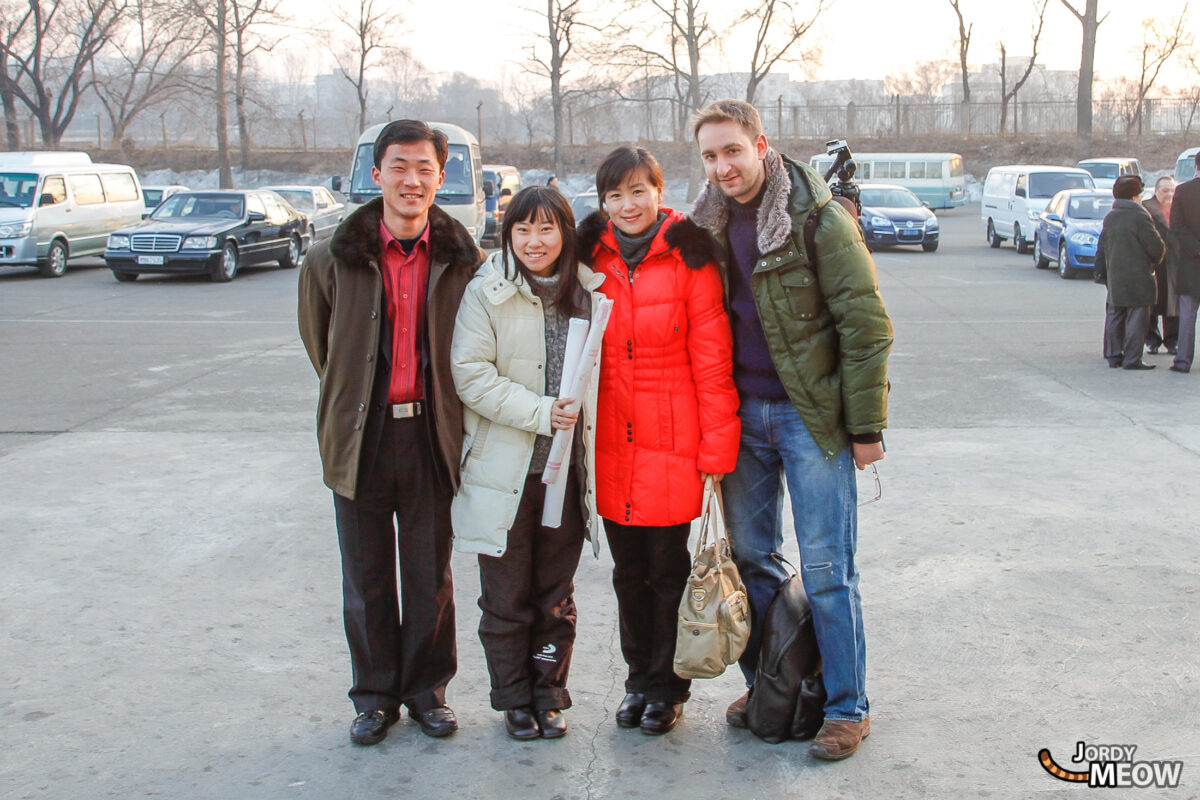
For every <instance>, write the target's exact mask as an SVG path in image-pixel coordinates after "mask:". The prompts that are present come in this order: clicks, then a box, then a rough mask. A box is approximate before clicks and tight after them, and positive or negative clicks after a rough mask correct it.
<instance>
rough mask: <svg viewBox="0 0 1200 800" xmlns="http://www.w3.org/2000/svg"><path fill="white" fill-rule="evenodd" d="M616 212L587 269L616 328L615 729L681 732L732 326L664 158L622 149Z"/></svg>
mask: <svg viewBox="0 0 1200 800" xmlns="http://www.w3.org/2000/svg"><path fill="white" fill-rule="evenodd" d="M596 192H597V194H598V196H599V198H600V203H601V207H602V208H603V209H604V211H605V212H607V215H608V216H607V217H605V216H604V215H603V214H602V213H601V212H600V211H596V212H593V213H592V214H591V215H589V216H588V218H587V219H586V220H584V222H583V224H582V225H581V226H580V252H581V254H582V258H583V260H584V261H586V262H589V263H591V264H593V265H594V266H593V269H595V270H596V272H597V273H598V274H600V275H603V276H604V284H603V285H602V286H601V290H602V291H603V292H604V294H605V295H606V296H607V297H609V298H611V299H612V301H613V309H612V316H611V317H610V318H609V321H608V327H607V328H606V329H605V333H604V345H603V358H604V361H603V365H602V366H601V369H600V396H599V405H598V420H597V425H598V427H597V429H596V484H597V486H596V488H597V500H598V503H599V508H600V516H602V517H603V518H604V529H605V532H606V533H607V534H608V544H609V548H610V549H611V551H612V556H613V564H614V566H613V588H614V589H615V590H616V595H617V613H618V617H619V620H620V629H621V653H622V654H623V655H624V656H625V663H626V664H627V665H628V668H629V669H628V674H627V677H626V680H625V691H626V695H625V699H624V700H623V701H622V702H621V705H620V707H619V708H618V709H617V715H616V717H617V724H618V725H620V726H622V727H626V728H634V727H639V726H640V727H641V730H642V732H643V733H647V734H652V735H654V734H663V733H666V732H667V731H670V730H671V729H672V728H674V727H675V724H676V723H677V722H678V721H679V719H680V717H681V716H682V714H683V704H684V702H686V701H687V699H688V697H689V696H690V693H689V689H690V687H691V681H688V680H685V679H683V678H680V677H679V676H677V675H676V674H675V664H674V661H675V635H676V629H677V626H678V619H679V601H680V600H681V599H682V597H683V590H684V587H685V586H686V585H687V579H688V574H689V573H690V571H691V563H692V560H691V555H690V553H689V552H688V545H687V542H688V533H689V530H690V527H691V522H692V520H693V519H695V518H696V517H697V516H699V515H700V501H701V496H702V493H703V483H704V479H705V477H706V476H707V475H712V476H714V477H715V478H717V479H720V477H721V476H722V475H724V474H725V473H727V472H730V471H732V470H733V468H734V465H735V463H736V461H737V443H738V431H739V423H738V417H737V392H736V391H735V390H734V387H733V375H732V369H733V367H732V362H731V348H732V342H731V338H730V331H729V318H728V317H727V316H726V314H725V304H724V294H723V292H722V290H721V277H720V275H719V274H718V273H717V268H716V264H715V263H714V250H713V243H712V240H711V239H710V237H709V236H708V235H707V234H706V233H705V232H704V231H702V230H701V229H700V228H699V227H697V226H696V225H695V224H694V223H693V222H691V221H690V220H688V219H687V218H686V217H685V216H684V215H683V214H682V213H681V212H678V211H672V210H671V209H669V208H666V207H664V206H663V205H662V199H663V176H662V168H661V167H660V166H659V163H658V160H657V159H656V158H655V157H654V156H653V155H651V154H650V153H649V151H647V150H646V149H645V148H641V147H618V148H617V149H616V150H613V151H612V152H611V153H609V154H608V156H607V157H606V158H605V159H604V162H603V163H602V164H601V165H600V167H599V169H597V170H596Z"/></svg>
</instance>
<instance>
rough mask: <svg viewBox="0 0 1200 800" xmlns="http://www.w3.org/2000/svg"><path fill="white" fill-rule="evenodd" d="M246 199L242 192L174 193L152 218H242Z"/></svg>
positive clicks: (155, 211)
mask: <svg viewBox="0 0 1200 800" xmlns="http://www.w3.org/2000/svg"><path fill="white" fill-rule="evenodd" d="M245 205H246V204H245V200H244V199H243V198H242V196H241V195H240V194H173V195H171V196H170V197H168V198H167V199H166V200H165V201H164V202H163V204H162V205H161V206H159V207H158V208H156V209H155V210H154V213H153V214H151V215H150V217H151V218H152V219H171V220H179V219H198V218H199V219H241V218H242V216H243V215H244V214H245Z"/></svg>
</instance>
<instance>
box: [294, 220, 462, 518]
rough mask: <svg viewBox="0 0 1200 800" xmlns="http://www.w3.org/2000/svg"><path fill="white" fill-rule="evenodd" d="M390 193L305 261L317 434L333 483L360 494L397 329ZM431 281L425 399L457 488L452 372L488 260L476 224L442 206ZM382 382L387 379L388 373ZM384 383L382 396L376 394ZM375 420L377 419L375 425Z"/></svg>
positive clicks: (303, 315)
mask: <svg viewBox="0 0 1200 800" xmlns="http://www.w3.org/2000/svg"><path fill="white" fill-rule="evenodd" d="M382 213H383V201H382V200H381V199H376V200H372V201H371V202H369V203H367V204H366V205H364V206H362V207H360V208H359V209H358V210H357V211H355V212H354V213H353V214H351V215H350V216H349V217H347V218H346V220H345V221H344V222H342V224H341V225H339V226H338V229H337V231H335V232H334V234H333V237H332V238H331V239H329V240H328V242H322V243H321V244H318V245H316V246H314V247H313V248H312V250H310V251H309V253H308V255H307V256H306V257H305V259H304V265H303V266H302V267H301V269H300V286H299V313H298V318H299V323H300V338H301V339H303V340H304V347H305V349H306V350H307V351H308V357H309V359H310V360H311V361H312V365H313V368H314V369H315V370H316V371H317V375H318V376H319V377H320V379H321V392H320V399H319V400H318V402H317V441H318V444H319V446H320V450H321V463H322V465H323V468H324V477H325V485H326V486H328V487H329V488H330V489H333V491H335V492H337V493H338V494H340V495H342V496H343V497H346V498H348V499H351V500H353V499H354V493H355V489H356V488H357V483H358V470H359V464H360V462H361V460H362V457H363V439H364V435H363V434H364V430H371V429H376V428H378V423H379V420H381V419H382V416H381V415H382V410H381V409H380V408H378V407H376V406H378V405H380V397H379V392H377V391H376V389H377V387H376V384H377V381H376V367H377V365H378V364H379V363H380V361H381V360H382V361H383V362H384V363H385V364H386V363H388V362H389V361H390V358H391V347H390V344H388V345H386V346H385V345H384V343H383V341H382V337H383V334H384V332H385V331H388V330H390V326H388V325H387V324H386V321H387V311H386V309H385V306H384V302H383V274H382V273H381V272H380V271H379V258H380V255H381V252H382V245H381V243H380V240H379V221H380V216H381V214H382ZM429 252H430V265H429V282H428V288H427V290H426V295H425V336H424V341H423V342H422V356H421V360H422V363H423V366H424V368H425V406H426V408H427V409H428V412H429V413H431V414H432V420H431V422H432V425H431V428H432V431H433V436H434V453H435V455H437V456H438V457H440V460H441V462H442V465H443V466H444V468H445V470H446V474H447V475H448V476H449V479H450V483H451V485H452V486H453V487H454V488H457V487H458V462H459V456H460V450H461V449H462V428H463V426H462V404H461V403H460V402H459V399H458V394H457V393H456V392H455V391H454V379H453V377H452V376H451V374H450V340H451V338H452V336H453V334H454V319H455V316H456V314H457V313H458V304H459V301H460V300H462V295H463V290H464V289H465V288H466V286H467V284H468V283H469V282H470V280H471V277H472V276H473V275H474V274H475V268H476V267H478V266H479V265H480V264H481V263H482V262H483V251H482V250H480V249H479V248H478V247H477V246H476V244H475V242H474V240H473V239H472V238H471V235H470V234H469V233H467V230H466V229H465V228H464V227H463V226H462V225H461V224H459V223H458V222H457V221H455V220H454V219H453V218H452V217H450V215H449V214H447V213H446V212H445V211H443V210H441V209H440V208H438V207H437V206H433V207H431V208H430V209H429ZM379 378H380V380H379V381H378V383H386V378H387V376H386V375H380V376H379ZM373 392H375V394H376V396H375V401H374V404H373V402H372V394H373ZM373 423H374V424H373Z"/></svg>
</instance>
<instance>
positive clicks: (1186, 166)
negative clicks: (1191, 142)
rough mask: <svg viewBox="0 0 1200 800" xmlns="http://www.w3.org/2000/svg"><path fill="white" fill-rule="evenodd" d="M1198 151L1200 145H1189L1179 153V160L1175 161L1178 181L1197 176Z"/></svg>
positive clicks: (1199, 150)
mask: <svg viewBox="0 0 1200 800" xmlns="http://www.w3.org/2000/svg"><path fill="white" fill-rule="evenodd" d="M1196 153H1200V147H1189V148H1188V149H1187V150H1184V151H1183V152H1182V153H1180V154H1179V160H1178V161H1176V162H1175V182H1176V183H1183V182H1184V181H1190V180H1191V179H1192V178H1194V177H1196Z"/></svg>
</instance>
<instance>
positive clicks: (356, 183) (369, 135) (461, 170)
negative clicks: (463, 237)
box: [333, 122, 486, 244]
mask: <svg viewBox="0 0 1200 800" xmlns="http://www.w3.org/2000/svg"><path fill="white" fill-rule="evenodd" d="M386 124H387V123H381V124H379V125H372V126H371V127H369V128H367V129H366V130H365V131H363V132H362V135H361V136H359V137H358V145H357V146H356V147H355V148H354V164H353V166H352V167H351V168H350V185H349V186H344V185H343V186H342V187H341V188H339V187H338V186H337V185H336V183H337V182H335V185H334V187H333V188H334V190H335V191H341V192H344V193H345V194H346V195H347V196H348V197H349V199H350V206H351V208H353V207H354V206H358V205H362V204H363V203H365V202H367V201H368V200H373V199H374V198H376V197H379V195H380V190H379V186H378V184H376V183H375V181H374V179H373V178H372V177H371V168H372V167H374V166H375V154H374V148H375V139H376V138H377V137H378V136H379V132H380V131H382V130H383V128H384V126H385V125H386ZM428 125H429V127H431V128H436V129H437V130H439V131H441V132H442V133H444V134H446V139H447V142H448V145H449V147H448V153H447V156H446V170H445V171H446V182H445V183H443V184H442V188H441V189H439V190H438V193H437V200H436V201H435V202H436V203H437V205H438V206H440V207H441V209H442V210H443V211H445V212H446V213H447V214H449V215H450V216H452V217H454V218H455V219H456V220H458V221H459V222H461V223H462V224H463V227H464V228H466V229H467V232H468V233H470V234H471V236H472V237H473V238H474V239H475V243H476V244H478V243H479V241H480V240H481V239H482V238H483V231H484V223H485V219H486V217H485V208H484V194H483V159H482V157H481V156H480V154H479V142H477V141H476V140H475V137H474V136H472V135H471V134H470V133H468V132H467V131H466V130H464V129H463V128H460V127H458V126H457V125H451V124H449V123H446V122H430V123H428Z"/></svg>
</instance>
